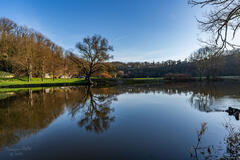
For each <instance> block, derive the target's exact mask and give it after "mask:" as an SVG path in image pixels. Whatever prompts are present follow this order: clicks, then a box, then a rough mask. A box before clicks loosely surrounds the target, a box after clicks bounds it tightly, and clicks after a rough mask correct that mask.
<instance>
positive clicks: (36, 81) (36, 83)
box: [0, 78, 163, 88]
mask: <svg viewBox="0 0 240 160" xmlns="http://www.w3.org/2000/svg"><path fill="white" fill-rule="evenodd" d="M92 80H93V81H94V82H95V83H96V84H98V85H118V84H135V83H157V82H160V81H161V82H163V78H123V79H100V78H99V79H98V78H93V79H92ZM86 84H87V81H85V80H84V79H83V78H82V79H79V78H73V79H55V80H54V81H53V80H52V79H44V81H41V79H40V78H32V80H31V82H28V80H27V78H0V88H26V87H50V86H70V85H86Z"/></svg>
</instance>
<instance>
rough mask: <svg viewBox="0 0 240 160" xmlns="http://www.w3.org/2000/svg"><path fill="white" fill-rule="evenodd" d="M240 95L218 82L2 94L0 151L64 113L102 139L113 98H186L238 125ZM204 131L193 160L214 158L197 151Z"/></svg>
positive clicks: (111, 116)
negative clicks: (225, 100)
mask: <svg viewBox="0 0 240 160" xmlns="http://www.w3.org/2000/svg"><path fill="white" fill-rule="evenodd" d="M239 91H240V85H237V84H234V83H224V82H220V83H214V84H207V83H182V84H181V83H178V84H160V85H153V84H148V85H146V84H144V85H141V84H138V85H134V86H133V85H132V86H115V87H109V88H91V87H62V88H42V89H28V90H25V91H21V92H17V93H14V92H12V91H11V92H6V94H7V96H4V95H3V96H2V97H3V98H2V99H1V98H0V99H1V100H0V148H1V149H3V148H5V147H7V146H11V145H13V144H16V143H18V142H19V141H20V140H21V139H22V138H25V137H30V136H33V135H34V134H36V133H38V132H39V131H41V130H43V129H44V128H47V127H48V126H49V125H50V124H51V123H52V122H53V121H54V120H55V119H56V118H58V117H60V116H61V115H63V114H64V113H66V111H67V113H68V115H69V117H71V118H74V119H76V120H77V124H78V126H79V127H80V128H82V129H84V130H86V131H89V132H91V133H97V134H100V133H104V132H105V131H107V130H108V129H109V128H111V125H112V124H113V123H114V122H115V121H116V119H115V116H114V112H115V111H114V105H113V102H114V101H117V100H118V99H117V97H118V96H119V95H121V94H133V93H134V94H149V93H151V94H164V95H166V94H167V95H183V96H185V97H187V99H188V102H189V104H190V106H192V107H193V108H196V109H197V111H201V112H207V113H208V112H226V113H228V115H229V116H234V117H235V119H236V120H239V113H240V101H239V99H240V92H239ZM9 93H11V94H9ZM9 95H11V96H9ZM226 97H227V99H228V100H230V102H231V103H230V104H223V103H221V101H220V100H222V99H224V98H226ZM218 101H220V103H218ZM235 101H236V103H235ZM233 102H234V103H233ZM186 107H188V106H186ZM189 108H191V107H189ZM136 123H138V122H136ZM139 123H140V122H139ZM142 123H143V122H142ZM155 123H159V122H155ZM143 124H144V123H143ZM133 126H134V125H133ZM142 127H143V128H144V126H142ZM228 129H229V128H228ZM202 130H203V131H202ZM206 130H207V124H204V125H202V129H201V130H200V131H199V132H198V141H197V143H199V144H195V145H194V147H193V148H192V151H193V152H192V157H196V154H198V155H199V153H200V152H202V153H203V152H205V155H208V156H210V155H209V154H210V153H211V156H212V155H213V153H214V156H215V155H216V154H215V151H216V149H215V148H213V147H212V146H211V145H209V146H205V147H203V148H202V147H200V146H201V137H203V136H204V134H205V132H206ZM231 135H233V136H234V137H235V138H236V137H237V138H238V136H239V132H237V131H234V134H233V133H232V134H231ZM230 137H231V136H230ZM239 138H240V137H239ZM226 139H228V140H227V141H226V142H225V143H226V144H229V143H228V142H230V141H232V140H233V141H236V139H235V140H234V139H233V138H226ZM233 141H232V142H233ZM232 142H231V143H232ZM227 146H228V145H227ZM231 146H232V144H231V145H229V147H228V148H229V149H227V151H226V152H227V153H229V154H230V153H231V152H233V153H235V152H236V151H234V150H232V149H231ZM234 146H236V144H234ZM199 147H200V148H199ZM231 150H232V151H231ZM197 157H199V156H197ZM212 158H213V157H212Z"/></svg>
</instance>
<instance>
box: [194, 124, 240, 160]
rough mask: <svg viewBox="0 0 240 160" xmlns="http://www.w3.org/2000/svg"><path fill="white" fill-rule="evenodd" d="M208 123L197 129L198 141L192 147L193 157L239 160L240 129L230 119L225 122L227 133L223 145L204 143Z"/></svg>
mask: <svg viewBox="0 0 240 160" xmlns="http://www.w3.org/2000/svg"><path fill="white" fill-rule="evenodd" d="M206 125H207V124H206V123H202V126H201V130H200V131H197V143H196V145H193V146H192V147H191V148H190V157H191V158H192V159H197V160H198V159H220V160H238V159H239V158H240V129H239V128H238V127H236V126H234V125H233V124H232V123H231V122H230V121H227V122H225V123H224V128H225V130H226V135H225V137H224V139H223V143H222V144H223V145H225V147H226V148H225V149H223V146H213V145H202V144H201V141H202V138H203V135H204V134H205V132H206V129H207V126H206Z"/></svg>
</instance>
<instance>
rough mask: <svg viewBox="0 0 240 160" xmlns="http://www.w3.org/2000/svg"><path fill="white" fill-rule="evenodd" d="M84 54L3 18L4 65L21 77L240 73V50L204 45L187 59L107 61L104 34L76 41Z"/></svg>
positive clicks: (0, 56)
mask: <svg viewBox="0 0 240 160" xmlns="http://www.w3.org/2000/svg"><path fill="white" fill-rule="evenodd" d="M76 49H77V50H78V51H79V54H80V55H81V56H78V55H77V54H75V53H72V52H71V51H68V50H65V49H63V48H62V47H60V46H58V45H57V44H55V43H54V42H52V41H51V40H49V39H48V38H47V37H45V36H44V35H43V34H41V33H39V32H37V31H35V30H33V29H29V28H27V27H25V26H20V25H17V24H16V23H15V22H13V21H11V20H9V19H7V18H0V70H1V71H6V72H10V73H13V74H14V75H15V76H17V77H21V76H27V77H28V80H29V81H30V80H31V77H41V79H42V80H43V79H44V78H53V80H54V79H55V78H59V77H65V78H72V77H80V75H81V76H84V77H85V79H86V80H88V81H89V83H92V82H91V77H92V76H101V77H105V78H115V77H123V78H125V77H126V78H133V77H141V78H144V77H163V76H164V75H166V74H169V73H180V74H188V75H191V76H195V77H196V76H198V77H200V78H201V77H203V76H204V77H208V78H210V77H211V78H216V76H237V75H240V70H239V66H240V64H239V63H240V51H239V50H231V51H224V52H217V51H218V50H219V49H218V48H213V47H203V48H200V49H199V50H197V51H195V52H194V53H192V54H191V55H190V56H189V58H187V59H185V60H184V61H181V60H178V61H174V60H168V61H162V62H130V63H123V62H111V63H110V62H107V61H108V60H109V59H111V58H112V56H111V55H110V54H109V52H110V51H113V47H112V46H111V45H109V44H108V41H107V39H105V38H102V37H101V36H99V35H94V36H92V37H86V38H84V39H83V41H82V42H78V43H77V44H76Z"/></svg>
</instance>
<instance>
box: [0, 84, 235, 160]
mask: <svg viewBox="0 0 240 160" xmlns="http://www.w3.org/2000/svg"><path fill="white" fill-rule="evenodd" d="M66 89H67V88H66ZM122 89H124V88H122ZM132 90H134V88H133V89H132ZM139 90H140V89H139ZM142 90H143V91H144V89H142ZM159 90H160V91H158V92H154V93H153V92H149V93H145V92H143V91H140V92H139V93H125V92H124V91H123V92H121V93H120V94H116V98H117V101H114V100H112V101H111V103H110V105H109V106H107V107H111V108H114V111H111V112H109V114H107V115H105V114H103V113H101V111H100V110H99V111H100V112H97V114H100V115H97V116H99V117H100V118H103V119H104V120H105V119H106V118H109V117H115V119H114V121H109V123H108V124H107V125H108V126H107V127H106V128H105V129H103V130H102V132H98V133H97V132H95V130H87V129H86V125H79V121H80V120H81V119H82V118H83V117H85V116H86V115H88V114H89V113H91V112H88V111H89V110H91V109H92V110H94V107H91V105H90V106H89V104H91V103H90V102H91V96H90V97H88V98H87V101H84V103H83V100H82V99H83V97H84V96H85V95H84V94H82V90H81V89H80V90H76V91H75V92H74V94H73V95H71V90H67V91H66V92H63V90H61V91H56V92H53V93H54V94H55V95H54V96H52V93H51V92H50V91H48V92H49V93H47V94H45V97H43V99H42V100H45V101H47V100H49V101H47V102H48V103H47V104H51V106H50V105H47V104H46V105H43V106H42V105H39V106H37V105H36V103H37V102H38V100H40V97H41V96H43V95H42V94H40V93H38V92H36V95H33V97H35V98H34V99H33V106H31V107H32V108H35V109H36V110H32V111H34V112H39V113H38V114H36V115H35V114H33V116H31V118H33V119H32V121H31V122H26V121H23V122H19V123H15V125H16V126H15V128H17V129H18V131H21V132H18V133H17V134H16V135H18V136H19V137H20V139H19V141H17V142H16V143H15V144H12V145H9V146H8V147H9V148H19V147H21V146H30V147H31V151H25V152H23V155H22V156H20V158H22V159H36V160H38V159H39V160H40V159H79V157H80V158H82V159H162V158H164V159H184V160H185V159H189V149H190V147H191V146H192V145H194V144H195V143H196V141H197V135H196V131H197V130H200V127H201V124H202V123H203V122H206V123H207V130H206V133H205V134H204V136H203V138H202V141H201V146H208V145H214V146H216V147H220V148H221V149H222V150H221V151H219V153H218V154H220V155H221V154H223V153H224V152H225V149H226V145H225V144H224V138H225V136H226V133H227V130H226V129H225V128H224V125H223V124H225V122H229V121H231V123H232V124H233V125H234V126H236V127H240V124H239V121H236V120H235V118H234V117H233V116H229V115H228V114H227V113H226V112H214V110H226V109H228V107H229V106H232V107H235V106H236V107H237V106H238V104H239V101H238V99H236V98H235V97H234V98H232V96H231V95H227V94H226V95H225V96H221V97H220V96H219V97H218V98H215V99H214V100H211V102H209V100H210V98H209V97H207V98H206V96H205V97H204V96H201V97H199V96H195V97H193V96H192V95H193V94H192V92H185V93H177V94H172V93H171V94H167V93H166V92H164V91H161V89H159ZM108 91H109V92H110V89H107V88H106V89H102V90H101V89H93V90H92V94H93V95H94V96H97V95H101V94H99V93H103V92H104V93H105V94H106V93H108ZM114 92H115V91H112V90H111V93H114ZM94 93H97V94H94ZM74 95H75V96H76V95H78V96H76V97H75V98H73V97H74ZM25 96H26V95H25ZM56 97H57V98H56ZM21 98H24V97H23V96H21ZM26 98H27V99H28V97H27V96H26ZM48 98H49V99H48ZM54 98H56V99H54ZM67 99H68V101H67ZM199 99H202V100H203V103H198V101H199ZM97 100H99V99H95V101H93V103H98V104H103V102H106V101H107V100H109V97H108V98H106V97H105V99H104V98H101V99H100V100H99V101H97ZM15 101H17V99H16V100H15ZM52 101H53V102H58V103H52ZM40 102H41V103H43V101H40ZM60 102H62V103H60ZM78 103H81V104H84V105H82V106H83V108H81V109H80V110H78V112H76V114H75V115H74V116H73V114H72V109H73V107H72V106H74V105H75V104H77V105H76V106H79V104H78ZM18 104H19V107H20V106H21V105H24V104H23V103H21V102H20V101H19V103H18ZM53 104H56V106H54V105H53ZM62 104H63V107H62V109H61V106H62ZM199 104H203V105H205V104H206V106H205V107H204V106H199ZM25 105H27V104H25ZM15 107H16V106H12V110H13V109H15ZM26 107H29V106H26ZM26 107H24V108H26ZM41 107H50V108H51V107H52V109H51V110H50V111H49V112H50V113H54V115H55V114H56V115H57V114H58V115H57V116H56V117H55V118H54V119H53V120H52V121H51V120H50V117H48V114H46V113H45V112H47V111H45V110H46V109H44V108H41ZM9 109H10V108H9ZM16 109H17V107H16ZM41 109H43V110H41ZM59 109H61V110H59ZM204 109H205V110H204ZM2 111H4V110H0V113H1V112H2ZM10 111H11V110H10ZM13 111H14V110H13ZM208 111H209V112H208ZM210 111H211V112H210ZM14 113H15V112H14ZM17 113H18V112H16V114H17ZM19 113H21V112H19ZM23 113H25V112H23ZM27 113H28V112H27ZM94 113H95V112H94ZM29 114H31V112H29ZM39 114H42V116H41V117H39V119H37V116H38V115H39ZM43 115H45V116H43ZM50 115H52V114H50ZM93 116H96V115H95V114H94V115H93ZM101 116H103V117H101ZM22 118H24V115H23V117H22ZM41 118H42V119H41ZM34 119H37V120H34ZM86 121H87V123H86V124H89V121H90V122H91V124H93V126H92V127H94V126H96V127H99V125H98V123H97V122H98V121H93V122H92V121H91V118H89V117H88V119H86ZM39 122H48V123H47V125H46V126H44V127H42V128H41V127H40V128H39V130H38V131H37V132H35V133H33V134H29V135H28V136H23V137H21V136H20V135H21V134H20V133H22V132H30V131H31V126H30V127H29V128H27V126H28V125H30V124H32V126H36V125H37V124H38V123H39ZM0 123H1V124H4V125H2V126H5V125H7V124H8V123H7V122H6V121H4V119H3V121H0ZM5 123H7V124H5ZM21 123H26V124H27V125H26V124H21ZM35 123H36V124H35ZM9 124H10V122H9ZM11 124H14V123H11ZM23 126H24V127H23ZM12 127H13V126H12ZM9 128H11V127H9ZM1 131H3V130H1ZM9 131H10V130H9ZM6 133H7V132H6ZM9 138H11V137H10V136H9ZM36 155H38V156H36ZM10 158H11V159H19V157H18V156H15V157H9V152H8V151H7V150H6V149H4V150H3V151H2V152H0V159H6V160H7V159H10Z"/></svg>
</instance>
